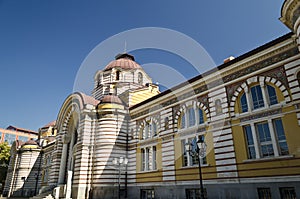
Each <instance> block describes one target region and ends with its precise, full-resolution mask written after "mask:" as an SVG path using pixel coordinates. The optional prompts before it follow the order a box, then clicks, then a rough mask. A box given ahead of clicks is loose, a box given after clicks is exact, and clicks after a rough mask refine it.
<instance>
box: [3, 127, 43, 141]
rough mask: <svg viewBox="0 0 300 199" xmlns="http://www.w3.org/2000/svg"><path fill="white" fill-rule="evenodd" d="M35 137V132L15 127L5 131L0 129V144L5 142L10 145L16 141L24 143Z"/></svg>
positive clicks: (36, 135)
mask: <svg viewBox="0 0 300 199" xmlns="http://www.w3.org/2000/svg"><path fill="white" fill-rule="evenodd" d="M37 137H38V133H37V132H35V131H32V130H28V129H24V128H19V127H15V126H8V127H7V128H6V129H2V128H0V143H2V142H7V143H8V144H9V145H12V144H13V142H14V141H16V140H20V141H23V142H26V141H27V140H30V139H36V138H37Z"/></svg>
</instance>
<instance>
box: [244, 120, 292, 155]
mask: <svg viewBox="0 0 300 199" xmlns="http://www.w3.org/2000/svg"><path fill="white" fill-rule="evenodd" d="M276 121H280V125H281V128H282V132H281V134H283V135H281V137H282V139H281V140H280V142H279V140H278V129H276V128H275V127H274V126H275V123H276ZM262 125H263V127H262ZM249 126H250V127H249ZM242 128H243V134H244V139H245V146H246V148H247V159H248V160H255V159H263V158H276V157H280V156H286V155H289V148H288V144H287V142H286V133H285V130H284V126H283V122H282V119H281V118H280V117H278V116H277V117H274V118H271V119H268V120H266V119H264V120H261V121H257V122H256V123H253V122H249V123H247V124H243V125H242ZM246 128H248V129H246ZM247 130H248V131H249V132H247ZM265 131H268V132H265ZM247 133H248V134H251V135H252V136H247ZM249 137H251V138H252V139H253V144H252V143H251V140H249V139H248V138H249ZM249 143H250V144H249ZM280 143H284V144H285V147H286V150H285V153H282V152H281V149H280ZM253 145H254V152H253V153H252V154H254V153H255V156H253V157H252V156H251V155H249V153H250V152H249V147H253ZM270 145H271V147H272V153H269V154H267V155H265V154H264V151H263V150H264V148H266V147H267V148H268V146H270Z"/></svg>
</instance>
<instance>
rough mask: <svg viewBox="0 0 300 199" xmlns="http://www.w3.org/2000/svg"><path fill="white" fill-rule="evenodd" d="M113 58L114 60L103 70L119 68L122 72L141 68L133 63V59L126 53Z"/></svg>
mask: <svg viewBox="0 0 300 199" xmlns="http://www.w3.org/2000/svg"><path fill="white" fill-rule="evenodd" d="M115 58H116V60H114V61H112V62H110V63H109V64H108V65H107V66H105V69H104V70H111V69H112V68H121V69H124V70H132V69H140V68H142V67H141V66H140V65H139V64H138V63H136V62H135V61H134V57H133V56H132V55H129V54H127V53H124V54H119V55H117V56H116V57H115Z"/></svg>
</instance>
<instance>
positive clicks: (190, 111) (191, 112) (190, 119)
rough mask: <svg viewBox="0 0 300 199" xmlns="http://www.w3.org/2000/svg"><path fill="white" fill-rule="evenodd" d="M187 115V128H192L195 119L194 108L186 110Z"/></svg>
mask: <svg viewBox="0 0 300 199" xmlns="http://www.w3.org/2000/svg"><path fill="white" fill-rule="evenodd" d="M188 113H189V117H188V119H189V120H188V121H189V122H188V123H189V127H190V126H194V125H195V124H196V117H195V110H194V108H192V107H191V108H189V109H188Z"/></svg>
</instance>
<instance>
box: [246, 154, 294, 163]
mask: <svg viewBox="0 0 300 199" xmlns="http://www.w3.org/2000/svg"><path fill="white" fill-rule="evenodd" d="M294 157H295V156H294V155H283V156H277V157H275V156H273V157H265V158H259V159H248V160H244V161H243V163H252V162H268V161H274V160H285V159H291V158H294Z"/></svg>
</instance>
